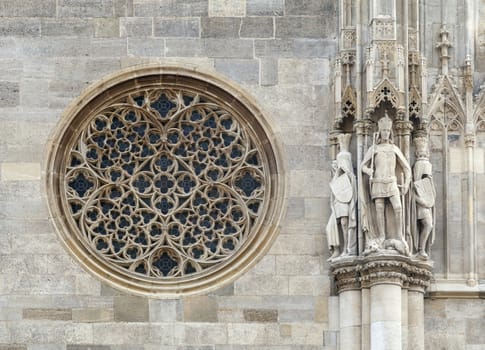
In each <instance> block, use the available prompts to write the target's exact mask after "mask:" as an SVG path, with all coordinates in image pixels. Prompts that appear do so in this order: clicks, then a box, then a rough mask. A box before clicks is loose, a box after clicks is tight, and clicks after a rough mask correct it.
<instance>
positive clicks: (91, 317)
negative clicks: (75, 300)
mask: <svg viewBox="0 0 485 350" xmlns="http://www.w3.org/2000/svg"><path fill="white" fill-rule="evenodd" d="M72 320H73V321H74V322H111V321H114V311H113V309H101V308H89V309H72Z"/></svg>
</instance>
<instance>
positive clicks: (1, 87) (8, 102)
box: [0, 81, 19, 108]
mask: <svg viewBox="0 0 485 350" xmlns="http://www.w3.org/2000/svg"><path fill="white" fill-rule="evenodd" d="M18 104H19V84H18V83H15V82H9V81H0V108H2V107H15V106H17V105H18Z"/></svg>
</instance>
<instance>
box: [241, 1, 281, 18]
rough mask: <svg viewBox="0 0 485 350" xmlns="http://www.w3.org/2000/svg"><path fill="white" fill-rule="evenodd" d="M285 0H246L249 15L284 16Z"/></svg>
mask: <svg viewBox="0 0 485 350" xmlns="http://www.w3.org/2000/svg"><path fill="white" fill-rule="evenodd" d="M284 7H285V1H284V0H246V13H247V15H248V16H282V15H283V12H284Z"/></svg>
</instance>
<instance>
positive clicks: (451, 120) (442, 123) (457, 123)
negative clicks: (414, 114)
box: [426, 76, 466, 131]
mask: <svg viewBox="0 0 485 350" xmlns="http://www.w3.org/2000/svg"><path fill="white" fill-rule="evenodd" d="M426 120H427V121H428V122H429V124H430V128H431V130H437V129H436V128H437V127H438V126H439V127H440V128H446V130H448V131H461V130H464V126H465V122H466V117H465V109H464V107H463V103H462V101H461V98H460V97H459V94H458V93H457V91H456V89H455V88H454V87H453V85H452V83H451V81H450V79H449V77H448V76H444V77H442V78H441V79H440V81H439V82H438V86H437V88H436V90H435V93H434V95H433V97H432V102H431V105H430V108H429V109H428V113H427V116H426Z"/></svg>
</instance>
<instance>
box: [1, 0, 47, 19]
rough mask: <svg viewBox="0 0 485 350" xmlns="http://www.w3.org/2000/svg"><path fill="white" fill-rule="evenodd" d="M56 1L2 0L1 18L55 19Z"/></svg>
mask: <svg viewBox="0 0 485 350" xmlns="http://www.w3.org/2000/svg"><path fill="white" fill-rule="evenodd" d="M55 15H56V0H24V1H17V0H2V2H0V16H1V17H55Z"/></svg>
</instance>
